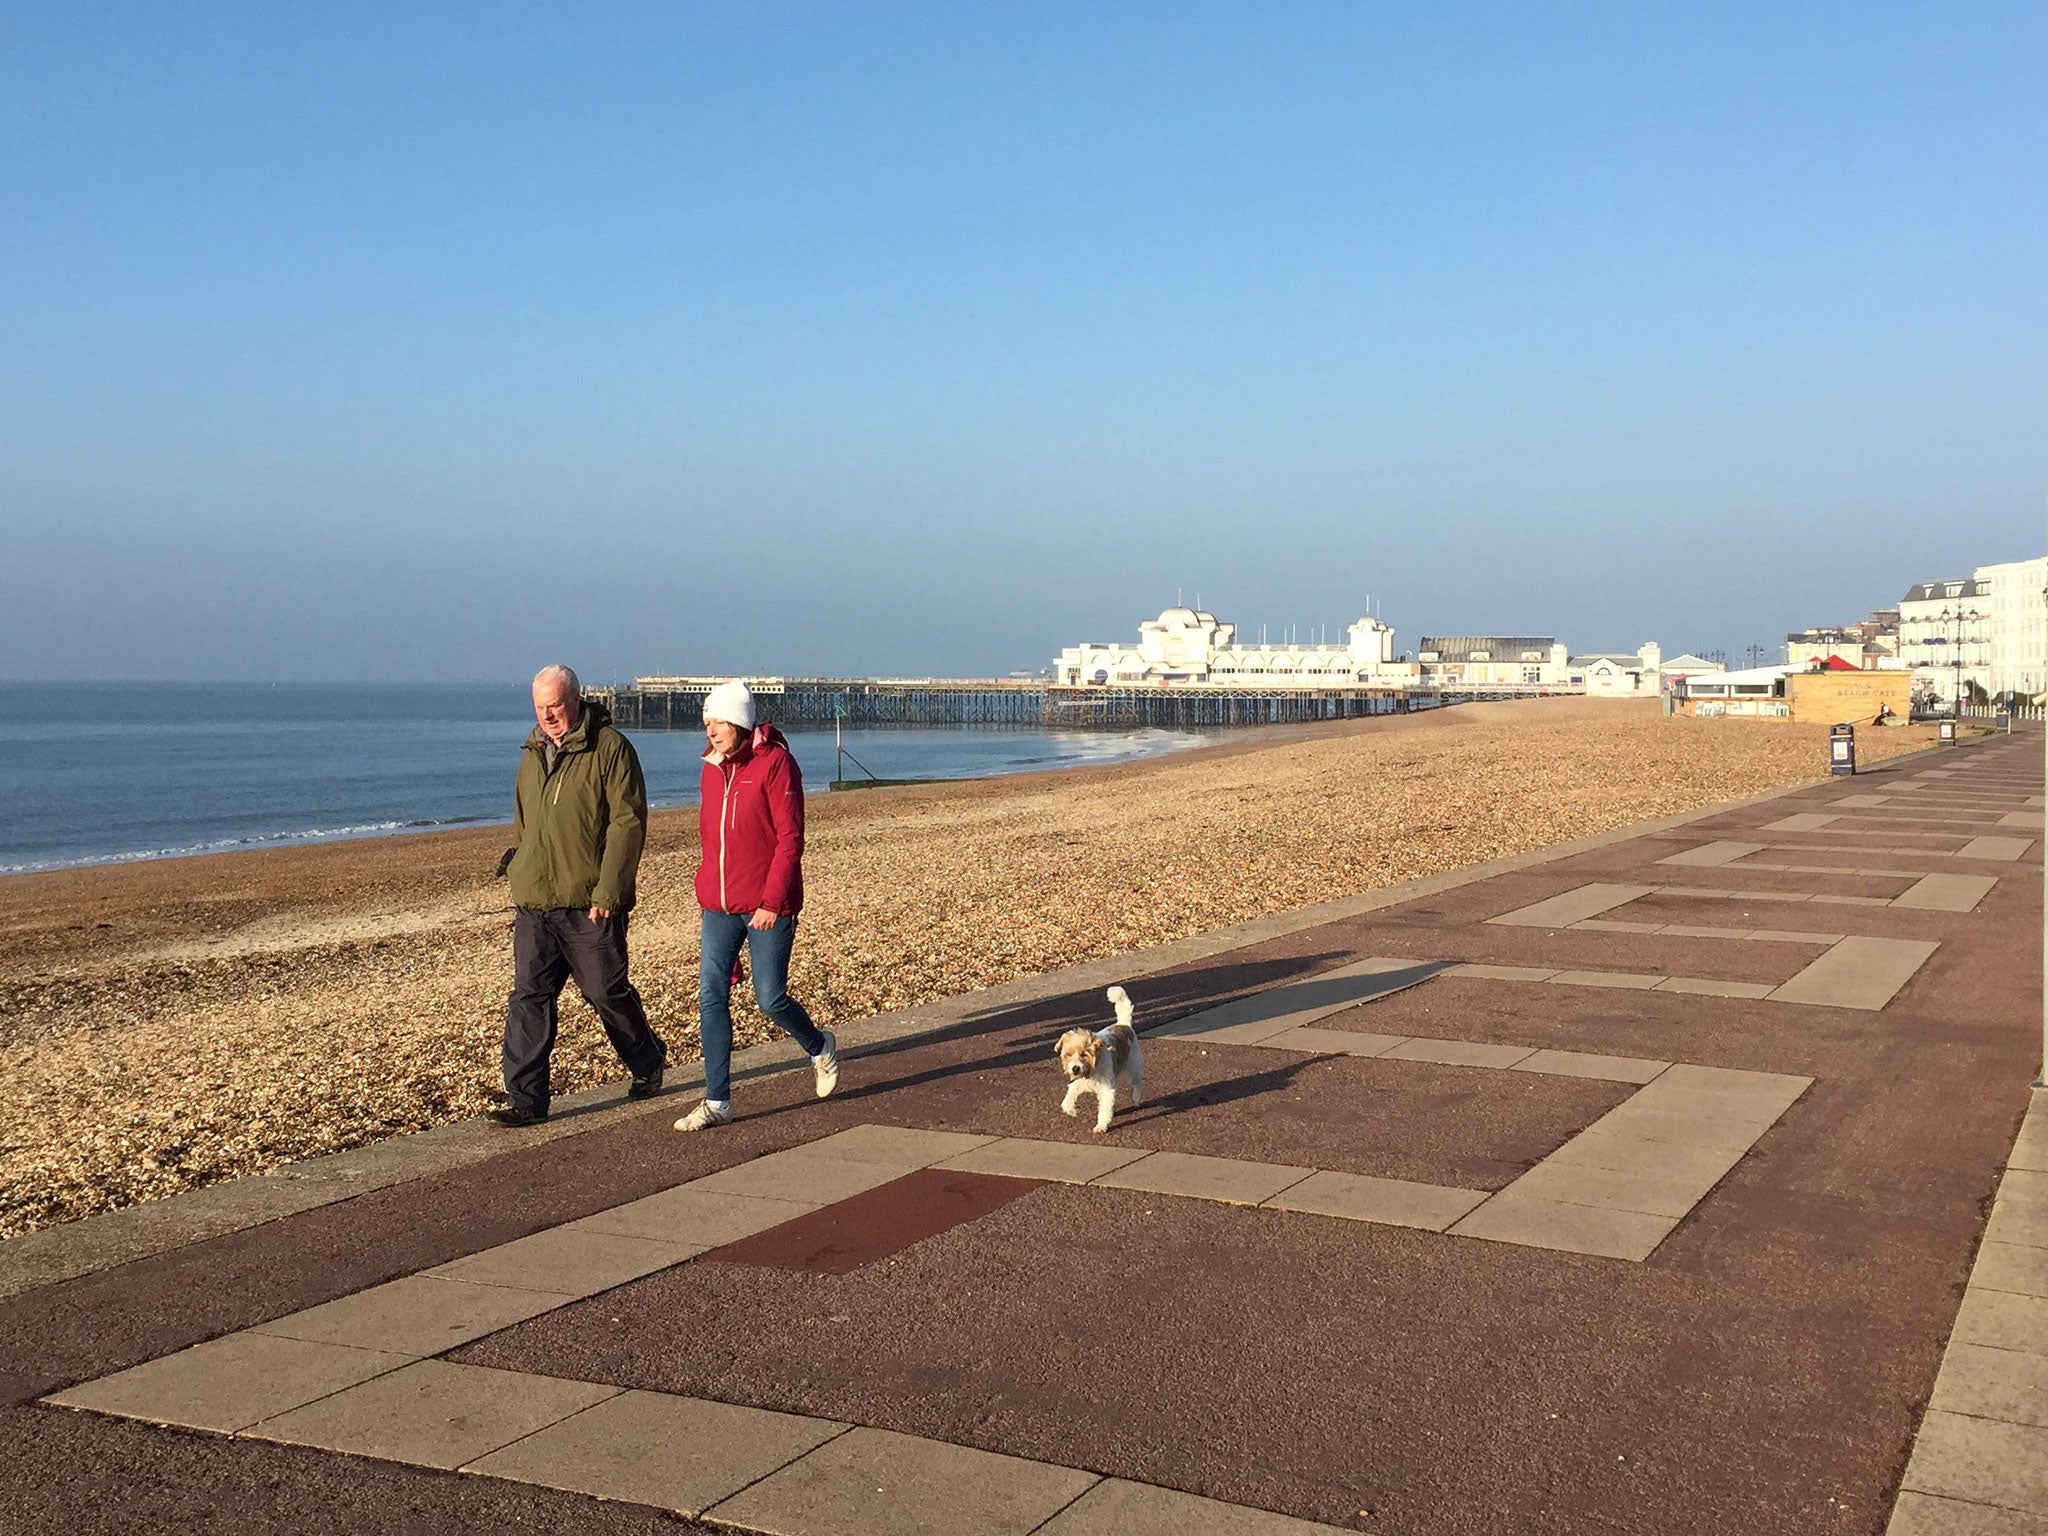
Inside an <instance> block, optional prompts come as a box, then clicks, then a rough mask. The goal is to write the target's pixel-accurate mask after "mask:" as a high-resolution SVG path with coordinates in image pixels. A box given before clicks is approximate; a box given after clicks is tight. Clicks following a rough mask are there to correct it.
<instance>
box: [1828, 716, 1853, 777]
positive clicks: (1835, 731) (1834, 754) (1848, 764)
mask: <svg viewBox="0 0 2048 1536" xmlns="http://www.w3.org/2000/svg"><path fill="white" fill-rule="evenodd" d="M1855 771H1856V727H1855V726H1853V725H1850V724H1849V723H1848V722H1846V721H1844V722H1843V723H1842V724H1840V725H1835V726H1830V727H1829V728H1828V772H1829V773H1832V774H1835V775H1836V776H1838V777H1839V776H1840V775H1842V774H1845V773H1847V774H1853V773H1854V772H1855Z"/></svg>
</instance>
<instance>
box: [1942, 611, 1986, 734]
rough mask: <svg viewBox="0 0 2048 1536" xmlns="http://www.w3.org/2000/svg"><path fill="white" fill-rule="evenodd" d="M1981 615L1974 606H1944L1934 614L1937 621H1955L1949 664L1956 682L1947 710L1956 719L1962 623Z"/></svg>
mask: <svg viewBox="0 0 2048 1536" xmlns="http://www.w3.org/2000/svg"><path fill="white" fill-rule="evenodd" d="M1983 617H1984V615H1983V614H1981V613H1979V612H1978V611H1977V610H1976V609H1974V608H1969V609H1964V608H1944V609H1942V610H1941V612H1940V613H1938V614H1937V615H1935V621H1936V622H1937V623H1941V624H1946V623H1948V622H1949V621H1950V620H1954V621H1955V631H1956V637H1955V650H1954V652H1953V653H1952V654H1951V655H1950V657H1949V664H1950V665H1951V666H1952V667H1954V668H1955V676H1956V682H1955V695H1954V697H1953V698H1952V699H1951V700H1950V702H1949V712H1950V713H1951V714H1953V715H1954V716H1955V717H1956V718H1957V719H1958V720H1960V719H1962V718H1963V625H1964V623H1965V622H1968V623H1971V624H1974V623H1976V622H1977V621H1978V620H1979V619H1981V618H1983Z"/></svg>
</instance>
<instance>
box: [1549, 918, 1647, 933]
mask: <svg viewBox="0 0 2048 1536" xmlns="http://www.w3.org/2000/svg"><path fill="white" fill-rule="evenodd" d="M1663 927H1664V925H1663V924H1662V923H1613V922H1609V921H1608V920H1607V919H1605V918H1601V917H1586V918H1581V919H1580V920H1579V921H1578V922H1576V923H1573V924H1572V928H1573V930H1574V931H1575V932H1579V931H1583V932H1588V933H1657V932H1660V931H1661V930H1662V929H1663Z"/></svg>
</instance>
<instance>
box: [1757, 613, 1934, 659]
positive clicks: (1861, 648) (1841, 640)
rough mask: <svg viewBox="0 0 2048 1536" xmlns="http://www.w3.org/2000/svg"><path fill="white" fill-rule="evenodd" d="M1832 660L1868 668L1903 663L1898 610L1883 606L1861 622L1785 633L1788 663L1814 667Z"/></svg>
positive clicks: (1821, 626)
mask: <svg viewBox="0 0 2048 1536" xmlns="http://www.w3.org/2000/svg"><path fill="white" fill-rule="evenodd" d="M1830 659H1834V660H1838V661H1843V662H1846V663H1848V665H1850V666H1852V667H1859V668H1862V669H1864V670H1866V671H1875V670H1877V669H1878V668H1891V667H1898V666H1903V665H1904V663H1903V662H1901V661H1900V660H1899V610H1898V609H1896V608H1881V609H1879V610H1878V611H1877V612H1876V613H1873V614H1872V615H1871V616H1870V617H1869V618H1867V619H1865V620H1863V621H1862V622H1861V623H1858V624H1842V625H1820V626H1817V627H1814V628H1811V629H1796V630H1793V631H1792V632H1791V633H1790V634H1788V635H1786V636H1785V665H1786V666H1788V667H1811V666H1812V665H1813V664H1814V663H1815V662H1820V663H1822V664H1823V665H1825V664H1826V663H1827V662H1828V661H1829V660H1830Z"/></svg>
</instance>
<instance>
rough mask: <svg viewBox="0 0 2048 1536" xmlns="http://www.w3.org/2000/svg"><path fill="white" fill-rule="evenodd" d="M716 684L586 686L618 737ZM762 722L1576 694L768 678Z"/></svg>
mask: <svg viewBox="0 0 2048 1536" xmlns="http://www.w3.org/2000/svg"><path fill="white" fill-rule="evenodd" d="M723 681H724V679H723V678H710V677H642V678H637V679H635V680H634V683H633V686H632V687H630V688H626V687H621V688H593V689H590V690H589V693H590V695H591V697H593V698H596V699H600V700H602V701H603V702H604V703H605V705H606V706H607V707H608V708H609V709H610V710H611V714H612V719H613V721H614V722H615V723H617V724H618V725H619V726H621V727H623V728H625V729H628V730H656V731H660V730H678V731H680V730H695V729H697V728H698V727H700V726H701V725H702V724H703V718H704V717H703V707H704V695H705V694H707V693H709V692H710V691H711V690H712V689H713V688H714V687H716V686H717V685H718V684H719V683H720V682H723ZM747 686H748V687H749V688H751V689H752V690H753V692H754V694H755V696H756V697H757V698H759V699H760V701H761V709H762V713H763V715H764V716H765V717H766V718H768V719H771V720H773V721H775V722H776V724H778V725H789V726H827V725H832V724H835V723H837V724H843V725H851V726H891V725H902V726H917V725H926V726H929V725H1010V726H1018V725H1030V726H1050V727H1061V728H1067V729H1089V728H1097V729H1113V730H1130V729H1134V728H1140V727H1145V726H1159V727H1165V728H1177V727H1178V728H1187V727H1194V726H1208V727H1227V726H1253V725H1296V724H1302V723H1305V722H1309V721H1318V720H1355V719H1359V718H1361V717H1364V716H1367V715H1392V714H1406V713H1407V712H1409V711H1410V710H1417V709H1434V708H1437V707H1439V706H1440V705H1444V704H1452V703H1462V702H1465V701H1467V700H1474V699H1504V698H1527V697H1534V696H1535V695H1537V694H1539V693H1578V692H1582V691H1583V690H1581V689H1567V688H1557V687H1547V686H1545V687H1539V686H1536V685H1523V686H1520V687H1517V686H1515V685H1512V684H1494V685H1490V686H1483V687H1473V688H1456V687H1449V688H1444V687H1414V686H1407V687H1393V686H1381V687H1363V686H1359V687H1349V688H1343V687H1326V688H1273V689H1258V688H1237V687H1213V686H1202V685H1189V684H1156V683H1155V684H1150V685H1145V686H1131V687H1117V686H1113V685H1112V686H1103V685H1099V684H1098V685H1092V686H1080V687H1075V686H1063V685H1059V684H1052V683H1045V682H1028V681H1011V680H1005V679H990V680H986V681H978V680H966V679H958V678H844V677H840V678H833V677H787V678H783V677H777V678H762V679H760V680H758V681H753V680H750V681H749V682H748V685H747Z"/></svg>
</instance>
